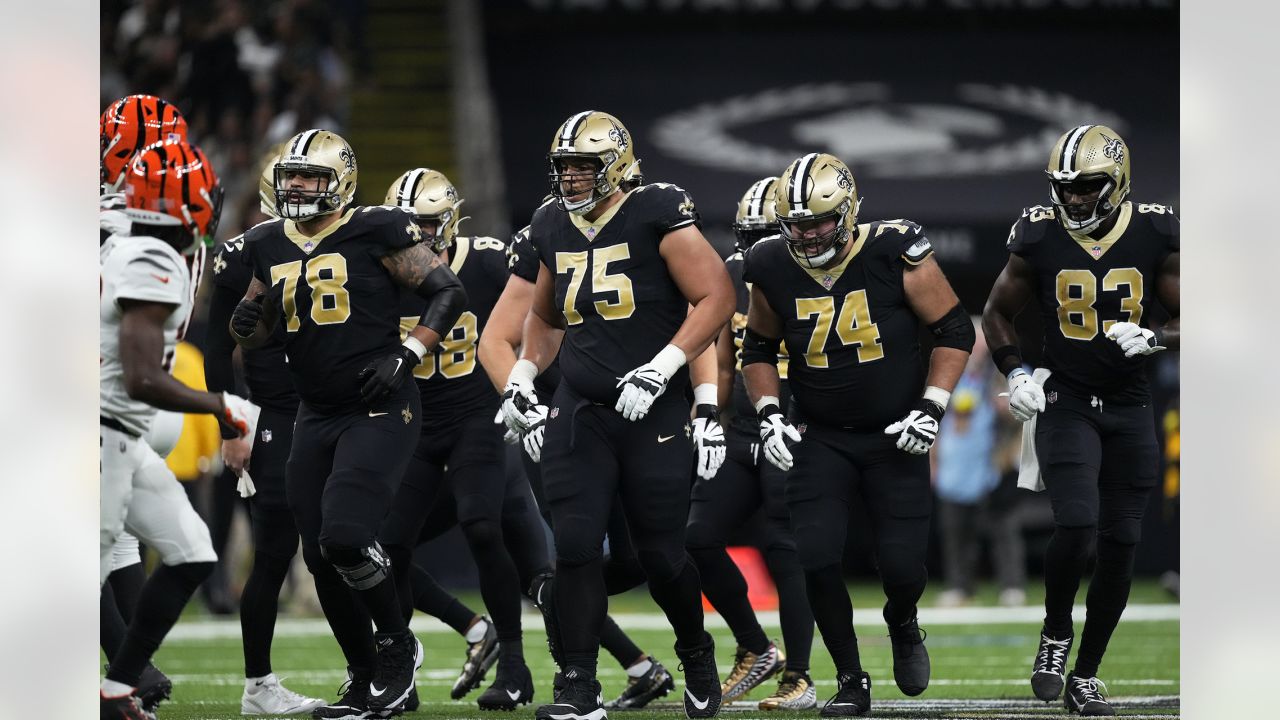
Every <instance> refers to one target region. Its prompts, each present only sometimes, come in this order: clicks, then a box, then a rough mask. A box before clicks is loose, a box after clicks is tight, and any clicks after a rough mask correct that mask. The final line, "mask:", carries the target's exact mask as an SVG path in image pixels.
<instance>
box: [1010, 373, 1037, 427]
mask: <svg viewBox="0 0 1280 720" xmlns="http://www.w3.org/2000/svg"><path fill="white" fill-rule="evenodd" d="M1043 410H1044V388H1042V387H1040V383H1038V382H1036V381H1035V380H1032V379H1031V376H1030V375H1028V374H1027V371H1026V370H1023V369H1022V368H1018V369H1017V370H1014V371H1013V372H1011V373H1009V413H1010V414H1011V415H1013V417H1014V419H1015V420H1017V421H1018V422H1026V421H1028V420H1030V419H1031V418H1033V417H1035V416H1036V413H1038V412H1042V411H1043Z"/></svg>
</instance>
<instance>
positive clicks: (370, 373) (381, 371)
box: [356, 345, 418, 406]
mask: <svg viewBox="0 0 1280 720" xmlns="http://www.w3.org/2000/svg"><path fill="white" fill-rule="evenodd" d="M417 366H418V356H417V355H416V354H414V352H413V351H412V350H410V349H409V348H407V347H405V346H404V345H401V346H399V347H397V348H396V350H395V352H393V353H391V354H389V355H387V356H386V357H384V358H382V359H381V360H370V361H369V364H368V365H365V366H364V369H363V370H361V371H360V374H359V375H357V376H356V379H357V380H360V381H363V382H364V385H362V386H361V387H360V399H361V400H364V402H365V404H366V405H370V406H372V405H375V404H376V403H378V402H380V401H382V400H383V399H384V398H386V397H387V395H390V394H391V392H392V391H393V390H395V389H396V388H398V387H400V383H402V382H404V379H405V378H407V377H409V375H411V374H412V373H413V369H414V368H415V367H417Z"/></svg>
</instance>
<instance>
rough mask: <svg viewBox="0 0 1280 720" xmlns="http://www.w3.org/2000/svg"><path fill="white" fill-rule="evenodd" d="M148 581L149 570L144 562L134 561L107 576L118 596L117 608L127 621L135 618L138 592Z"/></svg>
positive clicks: (113, 592)
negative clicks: (143, 565)
mask: <svg viewBox="0 0 1280 720" xmlns="http://www.w3.org/2000/svg"><path fill="white" fill-rule="evenodd" d="M146 581H147V571H146V569H145V568H143V567H142V563H134V564H132V565H128V566H125V567H122V568H120V569H119V570H114V571H112V573H111V574H110V575H108V576H107V582H109V583H111V592H112V594H113V595H115V598H116V610H117V611H119V613H120V617H122V618H124V621H125V622H126V623H127V622H129V621H130V620H132V619H133V609H134V608H136V607H138V594H139V593H141V592H142V584H143V583H145V582H146Z"/></svg>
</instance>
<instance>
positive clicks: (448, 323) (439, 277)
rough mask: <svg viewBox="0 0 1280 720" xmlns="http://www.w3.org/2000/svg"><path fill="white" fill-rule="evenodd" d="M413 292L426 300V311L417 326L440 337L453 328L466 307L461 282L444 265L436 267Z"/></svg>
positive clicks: (464, 291)
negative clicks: (422, 326) (432, 331)
mask: <svg viewBox="0 0 1280 720" xmlns="http://www.w3.org/2000/svg"><path fill="white" fill-rule="evenodd" d="M414 292H416V293H417V294H418V296H419V297H422V298H426V300H427V309H426V310H424V311H423V312H422V318H421V319H420V320H419V321H418V324H419V325H424V326H426V327H427V328H430V329H431V330H434V331H435V332H436V334H438V335H440V336H441V337H443V336H444V335H446V334H447V333H448V332H449V330H450V329H452V328H453V324H454V323H456V322H458V318H459V317H460V316H461V315H462V311H463V310H465V309H466V307H467V292H466V290H463V289H462V281H461V280H459V279H458V276H457V275H454V274H453V271H452V270H450V269H449V268H448V267H447V266H445V265H437V266H436V267H435V268H433V269H432V270H431V272H429V273H427V276H426V277H425V278H423V280H422V284H421V285H419V286H418V288H417V290H415V291H414Z"/></svg>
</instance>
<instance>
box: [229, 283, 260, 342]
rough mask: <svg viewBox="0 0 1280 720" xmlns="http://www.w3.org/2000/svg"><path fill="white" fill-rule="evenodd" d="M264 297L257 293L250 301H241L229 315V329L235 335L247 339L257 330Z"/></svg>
mask: <svg viewBox="0 0 1280 720" xmlns="http://www.w3.org/2000/svg"><path fill="white" fill-rule="evenodd" d="M264 297H266V296H265V295H264V294H261V293H259V294H258V296H257V297H256V298H254V299H252V300H241V301H240V302H239V303H238V304H237V305H236V309H235V310H234V311H232V313H231V329H232V330H233V331H235V334H236V335H239V336H240V337H242V338H247V337H249V336H251V335H253V333H254V332H255V331H256V330H257V329H258V321H259V320H261V319H262V300H263V298H264Z"/></svg>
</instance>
